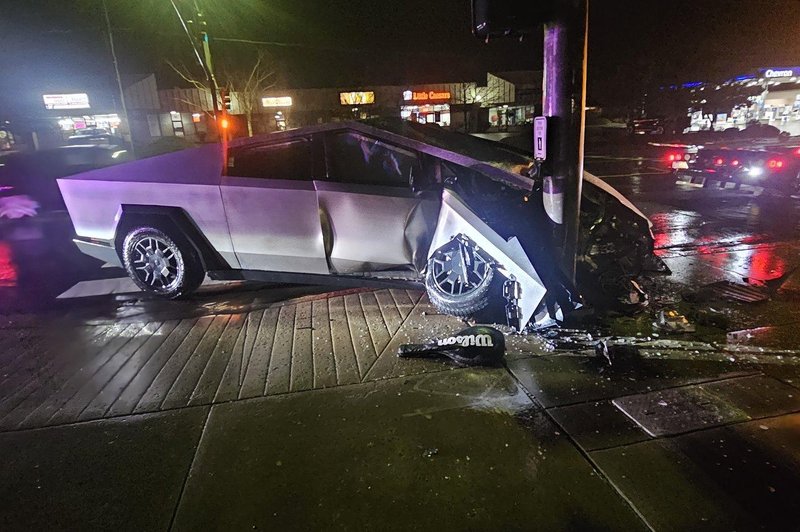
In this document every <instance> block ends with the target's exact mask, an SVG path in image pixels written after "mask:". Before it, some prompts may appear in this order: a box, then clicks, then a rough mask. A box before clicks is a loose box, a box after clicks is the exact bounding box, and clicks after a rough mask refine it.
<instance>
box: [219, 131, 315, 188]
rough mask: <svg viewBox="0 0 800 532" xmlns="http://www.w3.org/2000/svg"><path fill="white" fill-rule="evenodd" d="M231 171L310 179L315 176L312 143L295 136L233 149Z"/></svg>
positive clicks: (263, 177) (241, 173) (246, 174)
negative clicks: (279, 142) (289, 140)
mask: <svg viewBox="0 0 800 532" xmlns="http://www.w3.org/2000/svg"><path fill="white" fill-rule="evenodd" d="M228 175H231V176H237V177H258V178H262V179H287V180H294V181H302V180H307V181H311V180H312V179H313V178H314V172H313V157H312V152H311V143H310V142H308V141H307V140H293V141H291V142H284V143H281V144H270V145H269V146H258V147H255V148H240V149H237V150H231V154H230V156H229V157H228Z"/></svg>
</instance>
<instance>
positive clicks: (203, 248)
mask: <svg viewBox="0 0 800 532" xmlns="http://www.w3.org/2000/svg"><path fill="white" fill-rule="evenodd" d="M141 226H152V227H155V228H156V229H162V230H165V231H169V232H172V233H173V234H176V235H180V236H183V237H184V238H186V240H187V241H188V242H189V244H190V245H191V246H192V247H193V248H194V249H195V250H196V251H197V253H198V255H199V257H200V260H201V262H202V263H203V268H204V269H205V270H206V271H210V270H226V269H230V265H229V264H227V262H226V261H225V259H223V258H222V257H221V256H220V254H219V253H218V252H217V251H216V250H215V249H214V248H213V247H212V246H211V244H210V243H209V242H208V239H206V237H205V236H204V235H203V233H202V232H201V231H200V229H199V228H198V227H197V225H196V224H195V223H194V221H193V220H192V218H191V217H190V216H189V214H188V213H187V212H186V211H185V210H183V209H181V208H180V207H162V206H156V205H153V206H150V205H123V206H122V215H121V217H120V220H119V223H118V224H117V229H116V233H115V235H114V248H115V249H116V250H117V254H118V255H119V256H120V258H121V257H122V247H123V243H124V241H125V236H126V235H127V234H128V233H129V232H130V231H131V230H132V229H134V228H136V227H141Z"/></svg>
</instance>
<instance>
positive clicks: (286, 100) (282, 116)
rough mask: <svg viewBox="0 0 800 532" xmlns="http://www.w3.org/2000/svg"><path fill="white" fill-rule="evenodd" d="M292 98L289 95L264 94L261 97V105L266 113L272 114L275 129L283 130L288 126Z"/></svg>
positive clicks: (292, 102)
mask: <svg viewBox="0 0 800 532" xmlns="http://www.w3.org/2000/svg"><path fill="white" fill-rule="evenodd" d="M293 104H294V100H292V97H291V96H265V97H264V98H261V105H262V107H264V109H265V112H266V113H267V114H272V118H273V119H274V121H275V123H274V126H275V130H276V131H284V130H285V129H286V128H287V127H289V123H290V122H289V114H290V112H291V109H292V105H293Z"/></svg>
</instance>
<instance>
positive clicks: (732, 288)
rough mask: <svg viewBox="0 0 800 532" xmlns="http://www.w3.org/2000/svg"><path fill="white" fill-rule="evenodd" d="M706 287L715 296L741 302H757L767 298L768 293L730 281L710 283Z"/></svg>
mask: <svg viewBox="0 0 800 532" xmlns="http://www.w3.org/2000/svg"><path fill="white" fill-rule="evenodd" d="M706 288H707V289H708V290H710V291H711V292H712V293H713V294H714V295H716V296H719V297H722V298H725V299H731V300H733V301H740V302H742V303H759V302H761V301H766V300H767V299H769V295H768V294H767V293H766V292H765V291H764V290H763V289H762V288H758V287H755V286H750V285H746V284H738V283H732V282H730V281H719V282H716V283H712V284H710V285H708V286H707V287H706Z"/></svg>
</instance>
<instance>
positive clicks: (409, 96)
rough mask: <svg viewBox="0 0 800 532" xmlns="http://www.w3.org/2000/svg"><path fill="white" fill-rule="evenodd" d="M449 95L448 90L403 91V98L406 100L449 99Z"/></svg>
mask: <svg viewBox="0 0 800 532" xmlns="http://www.w3.org/2000/svg"><path fill="white" fill-rule="evenodd" d="M450 97H451V95H450V92H448V91H421V92H417V91H405V92H403V99H404V100H405V101H407V102H428V101H431V100H449V99H450Z"/></svg>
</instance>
